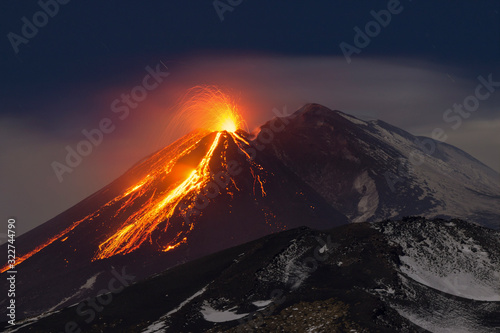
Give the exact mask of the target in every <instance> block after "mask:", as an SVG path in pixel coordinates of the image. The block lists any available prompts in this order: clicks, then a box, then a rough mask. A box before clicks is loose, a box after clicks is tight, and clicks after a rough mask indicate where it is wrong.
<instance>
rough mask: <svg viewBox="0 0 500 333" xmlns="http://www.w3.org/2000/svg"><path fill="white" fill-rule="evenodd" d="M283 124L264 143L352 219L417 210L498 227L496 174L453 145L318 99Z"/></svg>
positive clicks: (380, 217)
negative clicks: (336, 108) (355, 114)
mask: <svg viewBox="0 0 500 333" xmlns="http://www.w3.org/2000/svg"><path fill="white" fill-rule="evenodd" d="M274 123H275V121H274V122H273V121H270V122H268V123H266V124H265V125H263V126H262V127H261V129H260V131H261V132H262V131H263V129H266V130H267V132H269V131H272V129H273V124H274ZM286 124H287V125H286V128H285V130H282V131H279V132H277V133H275V134H274V139H273V140H272V142H271V143H269V144H268V145H267V146H266V149H268V150H269V151H272V153H273V154H275V155H276V156H277V157H278V158H279V159H280V160H281V161H283V163H284V164H285V165H287V166H288V167H289V168H290V169H291V170H293V171H294V172H295V173H296V174H297V175H299V177H300V178H302V179H304V180H306V182H307V183H308V184H309V185H311V186H312V187H313V188H314V189H315V190H316V191H318V192H319V193H320V194H321V195H322V196H323V197H325V198H326V199H327V200H328V202H329V203H330V204H331V205H332V206H334V207H335V208H336V209H338V210H339V211H340V212H342V213H344V214H345V215H346V216H348V217H349V218H350V219H351V221H353V222H362V221H379V220H383V219H388V218H394V219H398V218H402V217H404V216H411V215H422V216H426V217H430V218H433V217H444V218H454V217H459V218H462V219H466V220H468V221H472V222H477V223H480V224H482V225H485V226H489V227H493V228H499V227H500V175H499V174H498V173H497V172H495V171H494V170H492V169H490V168H489V167H487V166H486V165H484V164H482V163H481V162H479V161H478V160H476V159H475V158H473V157H472V156H470V155H468V154H467V153H465V152H463V151H461V150H460V149H458V148H455V147H453V146H451V145H448V144H446V143H441V142H438V141H435V140H432V139H429V138H425V137H416V136H413V135H411V134H410V133H408V132H406V131H404V130H402V129H399V128H397V127H394V126H392V125H389V124H387V123H385V122H383V121H380V120H374V121H363V120H360V119H357V118H355V117H353V116H350V115H347V114H345V113H343V112H340V111H332V110H330V109H328V108H326V107H324V106H321V105H318V104H309V105H306V106H304V107H303V108H301V109H300V110H298V111H297V112H295V113H294V114H293V115H291V116H289V117H288V118H286ZM255 140H257V141H258V140H259V138H258V137H257V138H256V139H255ZM267 147H269V148H267Z"/></svg>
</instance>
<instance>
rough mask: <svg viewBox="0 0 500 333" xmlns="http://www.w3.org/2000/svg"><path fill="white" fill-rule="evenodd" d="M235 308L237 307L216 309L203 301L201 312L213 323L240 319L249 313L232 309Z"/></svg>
mask: <svg viewBox="0 0 500 333" xmlns="http://www.w3.org/2000/svg"><path fill="white" fill-rule="evenodd" d="M235 308H236V307H233V308H231V309H229V310H226V311H219V310H215V309H214V308H212V307H211V306H210V305H208V304H207V303H206V302H205V303H203V306H202V309H201V310H200V312H201V314H202V315H203V318H204V319H205V320H206V321H210V322H212V323H224V322H226V321H232V320H238V319H240V318H243V317H245V316H248V315H249V314H248V313H235V312H234V311H232V310H234V309H235Z"/></svg>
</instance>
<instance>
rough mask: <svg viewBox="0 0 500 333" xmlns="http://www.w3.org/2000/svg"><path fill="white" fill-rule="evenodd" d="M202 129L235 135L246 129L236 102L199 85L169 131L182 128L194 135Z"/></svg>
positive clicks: (190, 94) (189, 92)
mask: <svg viewBox="0 0 500 333" xmlns="http://www.w3.org/2000/svg"><path fill="white" fill-rule="evenodd" d="M199 128H204V129H207V130H210V131H227V132H230V133H232V132H235V131H236V130H237V129H239V128H240V129H246V123H245V121H244V120H243V117H242V116H241V114H240V113H239V111H238V107H237V105H236V103H235V102H234V101H233V100H232V99H231V98H230V97H229V96H228V95H226V94H224V93H223V92H222V91H221V90H220V89H218V88H217V87H213V86H196V87H193V88H191V89H189V90H188V92H187V93H186V95H185V96H184V98H183V99H182V100H181V102H180V107H179V109H178V111H177V113H176V115H175V116H174V118H173V119H172V121H171V122H170V124H169V126H168V128H167V132H168V133H171V132H176V131H178V130H179V129H181V130H183V131H187V132H190V131H192V130H196V129H199Z"/></svg>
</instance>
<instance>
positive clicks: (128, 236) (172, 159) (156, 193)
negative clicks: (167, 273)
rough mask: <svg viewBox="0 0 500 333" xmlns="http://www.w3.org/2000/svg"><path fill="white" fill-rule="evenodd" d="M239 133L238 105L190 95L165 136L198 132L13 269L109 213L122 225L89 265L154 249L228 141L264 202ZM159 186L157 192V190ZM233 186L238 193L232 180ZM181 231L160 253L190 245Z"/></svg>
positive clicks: (200, 93) (209, 175) (209, 90)
mask: <svg viewBox="0 0 500 333" xmlns="http://www.w3.org/2000/svg"><path fill="white" fill-rule="evenodd" d="M242 127H246V125H245V122H244V120H243V118H242V116H241V115H240V114H239V112H238V109H237V107H236V105H235V104H234V102H232V100H231V99H230V98H229V97H228V96H226V95H225V94H224V93H222V92H221V91H220V90H219V89H217V88H214V87H201V86H197V87H194V88H192V89H190V90H189V91H188V93H187V94H186V97H185V98H184V100H183V103H182V107H181V108H180V109H179V111H178V113H177V114H176V116H175V117H174V118H173V121H172V122H171V124H170V125H169V128H167V131H173V129H176V128H185V129H189V130H192V129H196V131H193V132H191V133H190V134H188V135H185V136H183V137H182V138H181V139H179V140H177V141H176V142H174V143H173V144H171V145H170V146H168V147H166V148H164V149H162V150H160V151H159V152H157V153H156V154H154V155H153V156H151V157H150V158H148V159H147V160H146V161H145V162H143V163H141V164H140V165H139V166H138V167H137V168H139V169H140V170H147V175H145V176H143V177H142V178H141V179H140V180H138V181H137V182H136V184H133V185H132V186H129V187H128V188H127V189H125V191H123V193H122V194H120V195H118V196H116V197H115V198H113V199H112V200H110V201H109V202H107V203H106V204H105V205H103V206H102V207H100V208H99V209H98V210H97V211H95V212H93V213H91V214H89V215H87V216H86V217H84V218H82V219H80V220H79V221H76V222H74V223H73V224H71V225H70V226H69V227H67V228H66V229H64V230H62V231H61V232H59V233H58V234H56V235H55V236H53V237H52V238H50V239H49V240H47V241H46V242H44V243H43V244H41V245H39V246H37V247H36V248H35V249H33V250H32V251H30V252H28V253H27V254H25V255H22V256H20V257H18V259H17V264H20V263H22V262H23V261H24V260H26V259H28V258H29V257H31V256H32V255H33V254H35V253H37V252H39V251H41V250H42V249H44V248H45V247H47V246H48V245H50V244H52V243H54V242H55V241H57V240H59V241H61V242H64V241H66V240H67V239H68V237H70V236H71V234H70V232H71V231H72V230H73V229H74V228H76V227H77V226H78V225H80V224H81V223H83V222H91V221H93V220H95V218H96V217H98V216H100V215H101V214H104V213H106V215H107V216H109V212H111V216H112V219H113V221H121V223H120V224H119V227H118V228H115V230H114V231H111V232H110V234H108V235H107V236H106V238H105V239H104V240H103V241H102V242H101V243H100V245H99V246H98V250H97V251H96V253H95V255H94V258H93V260H99V259H104V258H109V257H111V256H114V255H117V254H127V253H130V252H132V251H134V250H136V249H138V248H139V247H140V246H141V245H142V244H143V243H144V242H146V241H149V243H151V244H152V243H153V241H152V233H153V231H156V230H159V225H160V224H162V225H163V223H165V226H164V227H163V229H161V232H166V231H167V230H168V228H169V227H170V226H171V224H170V222H169V220H170V218H171V217H173V215H174V214H175V213H176V212H178V213H180V214H182V213H185V212H186V209H189V208H191V207H193V206H194V203H195V200H196V197H197V195H198V194H199V193H200V191H201V190H202V189H203V188H204V187H205V186H206V185H207V183H208V182H210V181H212V180H213V177H214V176H213V173H214V172H212V170H210V162H211V160H212V157H213V155H214V152H215V150H216V148H217V147H218V146H219V144H220V143H221V142H223V147H224V149H226V148H227V145H228V143H227V141H228V139H229V138H232V139H233V141H234V142H235V143H236V145H237V147H238V149H240V150H241V151H242V153H243V154H246V156H247V160H248V162H249V163H250V165H251V168H250V171H251V173H252V175H253V177H254V189H253V192H254V194H255V192H256V191H255V187H256V186H259V187H260V194H261V196H265V195H266V192H265V191H264V183H265V179H262V178H261V175H259V174H262V171H263V168H262V166H260V165H259V164H257V163H256V162H255V161H253V160H252V159H251V158H250V156H249V155H248V153H247V152H246V151H245V148H246V147H248V146H250V143H249V142H248V141H247V140H246V139H244V138H243V137H242V136H241V135H239V134H237V133H236V131H237V130H238V129H240V128H242ZM200 128H201V130H200ZM212 132H215V134H214V135H213V140H212V141H211V143H209V145H207V146H206V147H208V149H207V150H206V153H205V154H204V155H203V157H202V158H201V160H200V161H199V162H198V163H197V165H196V166H194V167H193V168H192V169H191V168H188V169H187V171H186V172H185V173H184V174H181V175H180V176H179V175H178V174H177V175H174V176H172V173H173V169H174V167H175V166H176V165H177V162H179V160H180V159H182V158H183V157H185V156H188V155H189V154H190V153H191V152H193V151H194V150H195V149H197V148H198V147H200V142H201V140H203V139H205V140H206V138H207V135H208V134H210V133H212ZM224 154H225V153H224ZM226 163H227V162H226V160H225V155H224V158H223V160H222V165H221V166H220V167H222V168H226V167H227V165H226ZM257 173H259V174H257ZM183 175H184V176H183ZM169 177H170V178H169ZM166 179H169V181H166ZM172 179H173V180H175V181H172ZM159 184H160V185H161V186H158V185H159ZM167 184H168V186H167ZM233 184H234V186H235V188H236V189H237V190H238V191H239V189H238V188H237V186H236V183H235V182H234V180H233ZM163 185H166V186H165V187H166V188H163V187H162V186H163ZM231 195H232V194H231ZM180 203H183V204H184V208H182V205H179V204H180ZM186 204H187V206H186ZM183 226H184V229H183V230H184V231H180V232H177V231H176V232H177V234H176V235H175V236H174V237H172V238H171V239H170V240H169V241H168V243H167V244H163V245H159V246H160V250H162V251H164V252H166V251H170V250H173V249H175V248H177V247H179V246H181V245H182V244H184V243H187V242H188V237H187V236H188V234H189V232H190V231H191V230H192V229H193V228H194V224H192V223H191V224H190V225H184V224H183ZM6 270H8V266H4V267H2V269H0V272H4V271H6Z"/></svg>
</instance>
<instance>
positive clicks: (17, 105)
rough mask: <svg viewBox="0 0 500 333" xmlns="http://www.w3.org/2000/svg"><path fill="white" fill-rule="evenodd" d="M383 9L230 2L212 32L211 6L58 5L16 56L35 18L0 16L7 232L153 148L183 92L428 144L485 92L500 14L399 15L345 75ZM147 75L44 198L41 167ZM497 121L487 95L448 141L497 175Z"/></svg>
mask: <svg viewBox="0 0 500 333" xmlns="http://www.w3.org/2000/svg"><path fill="white" fill-rule="evenodd" d="M42 2H51V1H50V0H43V1H42ZM222 2H224V3H227V2H228V1H227V0H223V1H222ZM233 2H235V3H238V2H239V1H236V0H234V1H233ZM388 2H389V1H269V0H268V1H260V0H259V1H256V0H243V1H241V4H239V5H237V6H235V7H234V8H233V11H232V12H230V11H227V12H225V13H224V21H221V20H220V19H219V16H218V14H217V12H216V10H215V9H214V5H213V1H210V0H209V1H186V0H183V1H181V0H175V1H173V0H170V1H113V0H106V1H102V0H101V1H85V2H84V1H76V0H72V1H69V2H68V3H67V4H64V5H59V6H60V8H59V12H58V13H57V14H56V15H55V16H54V17H52V18H50V19H49V20H48V23H47V24H46V25H45V26H43V27H41V28H39V31H38V33H37V35H36V36H34V37H33V38H31V39H29V42H28V43H27V44H26V45H24V44H21V45H19V52H18V53H17V54H16V53H15V52H14V50H13V48H12V46H11V43H10V42H9V39H8V37H7V35H8V33H9V32H13V33H16V34H21V27H22V25H23V22H22V21H21V19H22V18H23V17H24V16H25V17H27V18H28V19H29V20H30V21H32V18H33V15H34V14H35V13H36V12H37V11H39V10H40V6H39V4H38V3H37V2H36V1H29V2H28V1H22V2H21V1H13V0H9V1H2V2H1V4H0V34H1V35H2V36H3V37H2V39H1V42H0V71H1V76H0V88H1V89H0V128H1V129H2V131H1V133H2V135H1V137H0V140H1V142H2V143H1V149H2V164H1V165H2V189H3V193H2V200H1V203H0V207H1V210H2V212H3V214H4V216H5V217H7V216H17V217H18V219H20V220H22V225H23V227H21V231H22V232H24V231H27V230H28V229H30V228H32V227H33V226H36V225H38V224H40V223H42V222H44V221H46V220H47V219H49V218H51V217H53V216H54V215H56V214H57V213H59V212H61V211H62V210H64V209H66V208H69V207H70V206H71V205H72V204H75V203H76V202H78V201H80V200H81V199H83V198H84V197H85V196H87V195H89V194H91V193H92V192H94V191H96V190H98V189H99V188H101V187H102V186H104V185H106V184H107V183H109V182H110V181H111V180H113V179H114V178H116V177H117V176H119V175H120V174H121V173H123V172H124V171H125V170H127V169H128V168H129V167H130V166H131V165H132V164H133V163H134V162H136V161H137V160H138V159H139V158H141V157H143V156H145V155H147V154H149V153H150V152H152V151H154V150H156V149H158V148H160V147H161V146H163V145H164V144H166V143H168V142H167V141H161V140H160V139H158V138H160V137H162V136H163V133H161V128H164V125H166V124H168V119H169V118H168V117H169V115H170V114H169V113H168V109H169V107H170V106H171V104H172V103H173V101H175V99H176V98H178V97H179V94H180V93H181V92H182V91H183V89H185V88H187V87H189V86H193V85H196V84H206V83H214V84H219V85H222V86H226V87H228V89H230V90H231V92H232V93H234V94H235V95H237V96H239V98H240V99H241V102H242V105H243V106H245V107H246V110H247V111H246V113H245V115H246V116H248V117H249V119H248V121H249V123H250V125H251V126H252V127H255V126H258V125H259V124H260V123H261V122H262V121H264V120H266V119H269V118H271V117H272V116H273V114H272V113H271V109H272V108H273V107H278V108H280V107H281V106H283V105H287V106H288V108H290V109H296V108H297V107H299V106H300V105H301V104H303V103H305V102H319V103H322V104H325V105H326V106H328V107H330V108H333V109H341V110H343V111H346V112H348V113H352V114H354V115H358V116H366V117H376V118H381V119H383V120H385V121H387V122H389V123H393V124H395V125H397V126H400V127H402V128H404V129H406V130H408V131H410V132H412V133H414V134H420V135H430V131H431V130H432V129H433V128H435V127H436V126H441V127H444V125H443V120H442V114H443V112H444V110H445V109H447V108H450V107H451V106H452V105H453V103H460V102H462V101H463V99H464V98H465V97H466V96H468V95H470V94H471V93H473V92H474V88H475V87H476V85H477V84H478V82H477V77H478V76H479V75H482V76H484V77H486V76H487V75H488V74H492V75H493V78H496V80H497V81H500V62H499V59H500V14H499V12H500V1H417V0H413V1H409V0H402V1H401V6H402V8H403V9H402V11H401V13H399V14H397V15H393V16H392V18H391V22H390V23H389V24H388V25H387V27H384V28H382V29H381V31H380V33H379V34H378V35H377V36H375V37H373V38H372V40H371V42H370V44H369V45H368V46H366V47H365V48H363V49H362V50H361V53H360V54H359V55H357V54H354V55H353V56H352V62H351V63H350V64H348V63H347V62H346V61H345V59H344V57H343V54H342V51H341V49H340V47H339V44H340V43H341V42H346V43H349V44H353V38H354V34H355V32H354V30H353V28H354V27H356V26H359V27H361V28H362V29H363V28H364V26H365V24H366V23H367V22H369V21H371V20H373V17H372V16H371V14H370V11H372V10H375V11H379V10H381V9H386V8H387V4H388ZM160 61H162V62H163V63H164V64H166V65H167V66H168V69H169V72H170V73H171V76H170V77H168V78H167V79H166V80H165V83H164V84H162V86H161V88H160V89H159V90H158V91H155V92H153V93H152V94H151V97H148V99H147V101H146V102H145V103H143V104H142V105H141V106H140V107H139V108H138V109H137V110H134V112H135V113H134V114H133V115H131V116H130V119H128V120H127V122H126V123H125V122H124V123H123V124H120V126H117V130H116V131H115V132H114V133H112V134H110V136H109V138H106V139H105V141H104V142H103V144H102V145H100V146H99V147H97V148H98V149H96V150H95V151H96V152H94V153H93V154H92V155H91V156H89V157H88V158H86V159H85V161H84V162H83V163H82V164H81V165H80V166H79V167H78V168H77V169H75V172H73V173H72V174H70V175H67V179H65V181H64V182H62V183H60V182H58V180H57V178H56V177H55V176H54V172H53V170H52V169H51V166H50V163H51V161H53V160H61V159H63V158H64V147H65V146H66V145H75V144H76V143H77V142H78V141H79V140H81V131H82V129H84V128H91V127H95V124H96V123H98V122H99V120H100V119H102V118H103V116H105V115H106V114H109V113H110V112H109V104H110V102H111V101H112V100H113V99H114V98H115V97H116V96H117V95H118V96H119V94H120V92H123V91H130V88H132V87H133V86H134V85H136V84H137V83H139V82H140V81H141V79H142V78H143V77H144V75H145V69H144V68H145V67H146V66H148V65H149V66H152V67H154V66H156V64H158V63H159V62H160ZM498 105H500V93H496V94H492V97H491V98H489V99H488V100H487V101H485V102H482V104H481V108H480V110H479V111H478V112H476V113H475V114H474V117H471V118H469V119H467V120H466V122H465V123H464V125H463V126H462V127H461V128H459V129H458V130H457V131H450V132H449V134H450V138H449V140H448V143H451V144H454V145H456V146H458V147H460V148H462V149H464V150H466V151H467V152H469V153H471V154H472V155H473V156H475V157H477V158H479V159H480V160H482V161H484V162H485V163H486V164H488V165H489V166H490V167H492V168H494V169H496V170H499V169H500V161H499V159H498V144H499V143H500V142H499V136H498V131H499V130H500V116H499V112H498V111H499V109H498ZM250 113H251V115H250ZM153 124H154V125H153ZM148 126H149V127H148ZM151 126H153V128H150V127H151ZM154 126H156V127H154ZM162 126H163V127H162ZM145 133H146V134H147V135H146V134H145ZM492 149H493V152H492ZM0 241H1V240H0Z"/></svg>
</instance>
